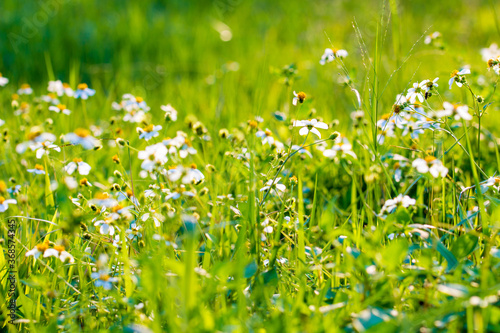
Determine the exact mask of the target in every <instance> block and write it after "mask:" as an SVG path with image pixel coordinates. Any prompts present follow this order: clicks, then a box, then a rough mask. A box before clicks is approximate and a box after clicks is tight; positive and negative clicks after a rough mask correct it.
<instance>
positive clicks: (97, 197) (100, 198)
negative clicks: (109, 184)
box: [95, 192, 109, 200]
mask: <svg viewBox="0 0 500 333" xmlns="http://www.w3.org/2000/svg"><path fill="white" fill-rule="evenodd" d="M95 197H96V199H99V200H104V199H108V198H109V194H108V193H107V192H103V193H99V194H97V195H96V196H95Z"/></svg>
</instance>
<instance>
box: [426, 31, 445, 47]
mask: <svg viewBox="0 0 500 333" xmlns="http://www.w3.org/2000/svg"><path fill="white" fill-rule="evenodd" d="M440 37H441V33H440V32H439V31H435V32H433V33H431V34H430V35H427V36H425V39H424V43H425V44H427V45H429V44H431V43H432V42H433V41H434V40H436V39H438V38H440Z"/></svg>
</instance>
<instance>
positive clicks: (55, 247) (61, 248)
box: [54, 245, 64, 253]
mask: <svg viewBox="0 0 500 333" xmlns="http://www.w3.org/2000/svg"><path fill="white" fill-rule="evenodd" d="M54 250H56V251H58V252H59V253H61V252H62V251H64V246H62V245H55V246H54Z"/></svg>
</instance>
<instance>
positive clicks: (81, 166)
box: [64, 158, 92, 176]
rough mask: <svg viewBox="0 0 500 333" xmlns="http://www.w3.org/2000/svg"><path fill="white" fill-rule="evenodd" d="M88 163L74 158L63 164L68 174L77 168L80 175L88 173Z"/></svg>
mask: <svg viewBox="0 0 500 333" xmlns="http://www.w3.org/2000/svg"><path fill="white" fill-rule="evenodd" d="M90 169H92V168H91V167H90V165H88V164H87V163H85V162H83V160H82V159H81V158H75V159H73V162H69V163H68V164H67V165H65V166H64V171H66V172H67V173H68V174H69V175H71V174H73V172H75V171H76V170H78V173H79V174H80V175H83V176H85V175H88V174H89V172H90Z"/></svg>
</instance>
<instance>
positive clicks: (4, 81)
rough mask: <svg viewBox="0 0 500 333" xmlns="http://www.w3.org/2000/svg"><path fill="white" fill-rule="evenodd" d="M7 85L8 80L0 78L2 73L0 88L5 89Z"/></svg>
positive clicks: (3, 77)
mask: <svg viewBox="0 0 500 333" xmlns="http://www.w3.org/2000/svg"><path fill="white" fill-rule="evenodd" d="M7 83H9V79H8V78H6V77H5V76H2V73H0V87H5V86H6V85H7Z"/></svg>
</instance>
